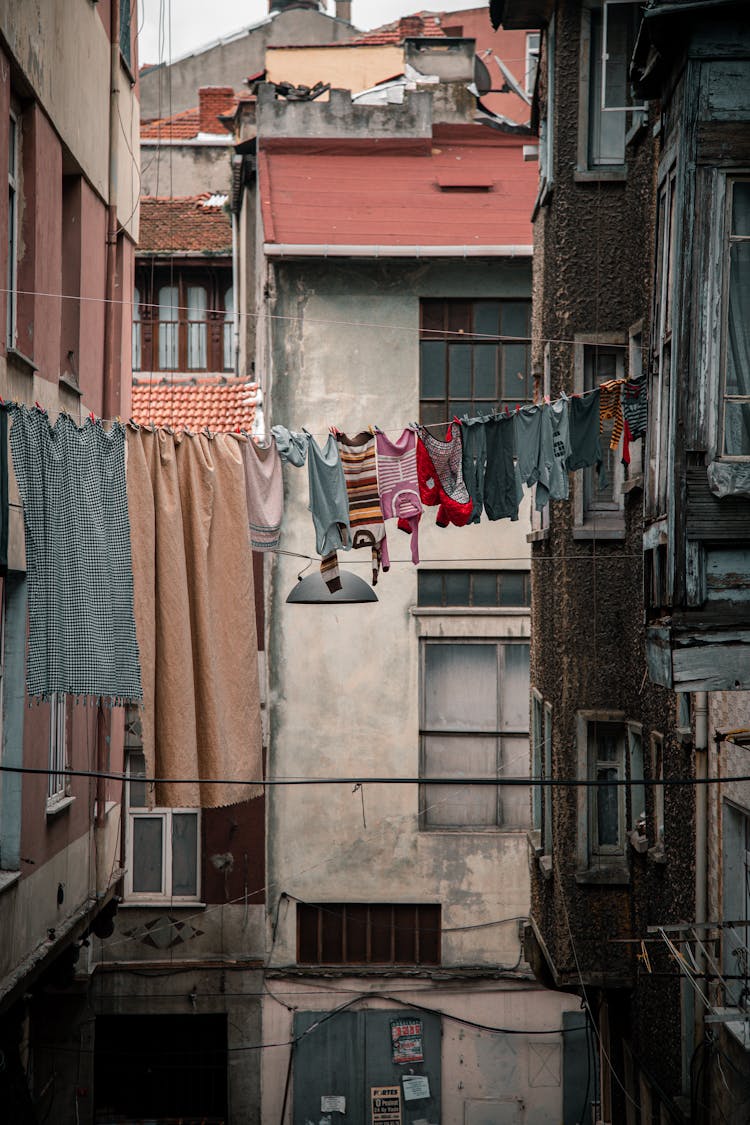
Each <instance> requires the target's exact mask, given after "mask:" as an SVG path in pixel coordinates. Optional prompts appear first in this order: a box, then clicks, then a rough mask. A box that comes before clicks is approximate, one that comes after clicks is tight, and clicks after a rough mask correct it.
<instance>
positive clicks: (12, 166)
mask: <svg viewBox="0 0 750 1125" xmlns="http://www.w3.org/2000/svg"><path fill="white" fill-rule="evenodd" d="M20 128H21V122H20V118H19V116H18V114H17V113H16V112H15V111H14V110H13V109H11V110H10V113H9V133H10V132H12V134H13V139H12V141H9V145H8V277H7V285H8V294H7V306H6V324H5V339H6V345H7V347H8V348H15V346H16V339H17V335H18V208H19V202H20V186H21V185H20V163H19V161H20V155H21V145H20V143H19V141H20Z"/></svg>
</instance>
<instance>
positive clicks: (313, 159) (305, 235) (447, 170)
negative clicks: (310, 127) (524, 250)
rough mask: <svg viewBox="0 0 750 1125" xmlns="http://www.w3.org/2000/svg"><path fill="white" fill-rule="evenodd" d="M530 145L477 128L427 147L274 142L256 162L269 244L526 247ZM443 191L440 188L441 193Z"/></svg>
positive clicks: (443, 133) (531, 187) (531, 186)
mask: <svg viewBox="0 0 750 1125" xmlns="http://www.w3.org/2000/svg"><path fill="white" fill-rule="evenodd" d="M528 142H529V138H528V137H525V136H523V135H521V136H519V135H510V134H507V133H499V132H493V131H492V130H490V129H488V128H487V127H485V126H481V125H442V126H435V128H434V130H433V138H432V142H430V141H429V140H426V141H424V140H422V141H420V140H411V141H409V140H400V141H392V140H384V141H380V142H378V141H377V140H372V141H359V142H357V141H348V142H347V141H346V140H339V139H327V140H326V139H321V140H302V139H300V140H282V139H277V140H274V139H268V140H267V141H266V142H265V143H264V145H263V147H262V148H261V152H260V159H259V162H258V167H259V175H260V187H261V209H262V213H263V225H264V231H265V240H266V242H271V243H284V244H293V245H329V246H336V245H342V246H373V247H376V246H393V245H395V246H459V247H460V246H472V245H474V246H530V245H531V242H532V232H531V211H532V208H533V205H534V200H535V198H536V192H537V187H538V179H537V176H538V169H537V165H536V162H535V161H525V160H524V159H523V145H524V143H527V144H528ZM441 184H442V186H441Z"/></svg>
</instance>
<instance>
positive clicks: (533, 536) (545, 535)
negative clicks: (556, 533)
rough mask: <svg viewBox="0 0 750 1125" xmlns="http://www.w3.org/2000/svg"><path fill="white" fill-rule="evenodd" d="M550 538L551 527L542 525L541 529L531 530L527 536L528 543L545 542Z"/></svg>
mask: <svg viewBox="0 0 750 1125" xmlns="http://www.w3.org/2000/svg"><path fill="white" fill-rule="evenodd" d="M547 539H549V528H548V527H542V528H540V530H539V531H530V532H529V533H528V535H527V536H526V542H527V543H544V542H545V541H546V540H547Z"/></svg>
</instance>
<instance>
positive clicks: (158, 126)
mask: <svg viewBox="0 0 750 1125" xmlns="http://www.w3.org/2000/svg"><path fill="white" fill-rule="evenodd" d="M199 132H200V111H199V110H198V108H197V106H196V108H195V109H183V110H181V111H180V113H174V114H172V116H171V117H157V118H156V119H155V120H154V121H144V122H143V123H142V124H141V140H143V141H146V140H157V141H176V140H183V141H185V140H190V139H191V138H192V137H197V136H198V133H199Z"/></svg>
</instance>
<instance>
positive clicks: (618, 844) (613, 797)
mask: <svg viewBox="0 0 750 1125" xmlns="http://www.w3.org/2000/svg"><path fill="white" fill-rule="evenodd" d="M623 735H624V732H623V729H622V725H621V724H619V723H598V722H595V723H592V724H591V725H590V726H589V761H590V763H591V776H592V778H593V780H594V781H596V782H597V783H605V784H597V785H595V786H592V788H591V821H590V823H591V825H592V828H593V833H592V840H591V844H592V847H591V851H592V853H593V854H594V855H621V854H622V852H623V850H624V833H623V826H624V822H625V815H624V809H623V803H624V801H623V798H624V795H625V790H624V788H623V786H622V785H618V784H616V783H617V782H621V781H624V779H625V739H624V737H623ZM606 783H613V784H606Z"/></svg>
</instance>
